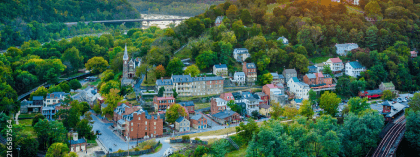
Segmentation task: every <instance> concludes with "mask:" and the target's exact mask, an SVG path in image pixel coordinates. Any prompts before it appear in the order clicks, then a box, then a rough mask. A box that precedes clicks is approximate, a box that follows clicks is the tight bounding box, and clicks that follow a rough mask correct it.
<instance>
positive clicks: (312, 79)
mask: <svg viewBox="0 0 420 157" xmlns="http://www.w3.org/2000/svg"><path fill="white" fill-rule="evenodd" d="M303 82H305V83H306V84H308V85H315V84H316V76H315V75H314V74H306V75H305V76H303Z"/></svg>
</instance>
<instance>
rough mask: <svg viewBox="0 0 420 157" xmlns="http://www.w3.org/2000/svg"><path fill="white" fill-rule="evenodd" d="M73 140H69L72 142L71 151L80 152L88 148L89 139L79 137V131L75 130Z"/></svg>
mask: <svg viewBox="0 0 420 157" xmlns="http://www.w3.org/2000/svg"><path fill="white" fill-rule="evenodd" d="M72 134H73V140H69V143H70V151H71V152H80V151H86V150H87V141H86V139H85V138H78V133H77V132H74V133H72Z"/></svg>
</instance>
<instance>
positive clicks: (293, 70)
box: [283, 69, 297, 73]
mask: <svg viewBox="0 0 420 157" xmlns="http://www.w3.org/2000/svg"><path fill="white" fill-rule="evenodd" d="M283 72H285V73H297V72H296V70H295V69H285V70H284V71H283Z"/></svg>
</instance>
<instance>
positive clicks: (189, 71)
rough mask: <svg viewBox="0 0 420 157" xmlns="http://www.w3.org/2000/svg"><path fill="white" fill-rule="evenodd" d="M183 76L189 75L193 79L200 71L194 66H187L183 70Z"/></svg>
mask: <svg viewBox="0 0 420 157" xmlns="http://www.w3.org/2000/svg"><path fill="white" fill-rule="evenodd" d="M184 74H185V75H190V74H191V77H195V76H197V75H198V74H200V70H199V69H198V67H197V66H196V65H195V64H193V65H190V66H188V67H187V69H185V71H184Z"/></svg>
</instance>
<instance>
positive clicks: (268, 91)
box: [262, 84, 278, 100]
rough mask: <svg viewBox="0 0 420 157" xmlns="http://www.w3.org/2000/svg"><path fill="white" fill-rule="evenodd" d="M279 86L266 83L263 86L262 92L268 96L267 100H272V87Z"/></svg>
mask: <svg viewBox="0 0 420 157" xmlns="http://www.w3.org/2000/svg"><path fill="white" fill-rule="evenodd" d="M272 88H278V87H277V86H276V85H275V84H266V85H264V86H263V87H262V92H263V93H265V94H266V95H267V97H268V99H267V100H270V89H272Z"/></svg>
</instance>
